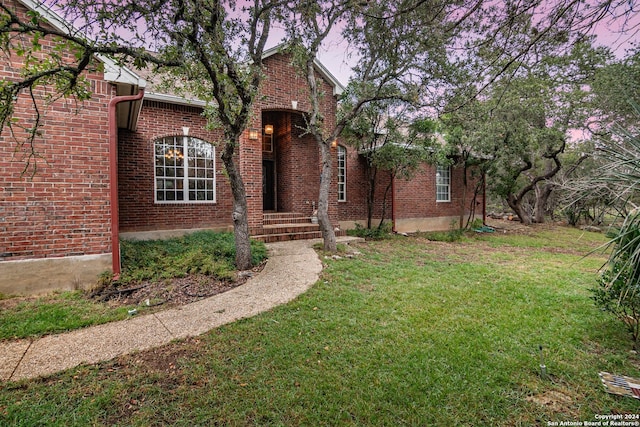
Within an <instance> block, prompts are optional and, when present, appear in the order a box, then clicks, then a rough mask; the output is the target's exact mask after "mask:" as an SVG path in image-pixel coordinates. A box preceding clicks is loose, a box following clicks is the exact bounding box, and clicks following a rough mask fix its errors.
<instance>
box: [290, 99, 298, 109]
mask: <svg viewBox="0 0 640 427" xmlns="http://www.w3.org/2000/svg"><path fill="white" fill-rule="evenodd" d="M291 108H293V109H294V110H297V109H298V101H291Z"/></svg>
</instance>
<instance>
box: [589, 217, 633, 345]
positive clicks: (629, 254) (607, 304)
mask: <svg viewBox="0 0 640 427" xmlns="http://www.w3.org/2000/svg"><path fill="white" fill-rule="evenodd" d="M609 244H610V245H613V249H612V251H611V255H610V256H609V260H608V261H607V267H606V270H605V271H604V272H603V274H602V276H601V277H600V280H599V281H598V286H596V288H594V289H593V299H594V300H595V302H596V304H597V305H598V306H599V307H601V308H602V309H604V310H607V311H609V312H611V313H613V314H614V315H615V316H616V317H617V318H619V319H620V320H621V321H622V322H623V323H624V324H625V325H626V327H627V328H628V329H629V332H631V335H632V337H633V341H634V343H635V346H636V348H638V344H639V339H640V211H636V212H635V213H634V214H632V215H629V216H628V217H627V219H626V220H625V222H624V223H623V225H622V227H621V228H620V230H619V231H618V232H617V234H616V235H615V236H614V237H613V239H612V240H611V241H610V242H609Z"/></svg>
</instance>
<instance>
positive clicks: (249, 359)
mask: <svg viewBox="0 0 640 427" xmlns="http://www.w3.org/2000/svg"><path fill="white" fill-rule="evenodd" d="M533 230H534V232H533V233H528V232H519V233H512V232H503V230H500V229H497V230H496V233H492V234H467V235H466V236H465V237H464V238H463V239H461V240H460V241H458V242H452V243H450V242H433V241H429V240H427V239H426V238H425V237H422V236H410V237H401V236H397V237H394V238H391V239H387V240H380V241H371V242H366V243H363V244H359V245H358V247H357V250H358V251H359V252H360V253H361V254H359V255H357V256H355V257H353V258H349V257H338V258H333V257H325V256H324V255H323V261H324V263H325V264H326V267H325V269H324V271H323V273H322V277H321V279H320V281H319V282H318V283H317V284H316V285H315V286H314V287H313V288H312V289H311V290H310V291H309V292H307V293H306V294H304V295H302V296H301V297H299V298H298V299H297V300H295V301H294V302H292V303H290V304H287V305H285V306H281V307H278V308H276V309H274V310H272V311H270V312H267V313H264V314H262V315H260V316H257V317H254V318H251V319H245V320H242V321H239V322H236V323H234V324H230V325H226V326H224V327H221V328H219V329H216V330H213V331H211V332H210V333H208V334H205V335H202V336H200V337H197V338H193V339H189V340H184V341H179V342H176V343H172V344H170V345H167V346H164V347H161V348H157V349H154V350H151V351H147V352H141V353H137V354H134V355H130V356H126V357H121V358H118V359H116V360H113V361H110V362H106V363H102V364H99V365H96V366H82V367H79V368H77V369H73V370H70V371H68V372H64V373H61V374H58V375H54V376H51V377H48V378H45V379H39V380H31V381H23V382H19V383H9V384H2V385H1V386H0V424H7V425H37V424H40V425H42V424H46V425H128V426H129V425H133V426H136V425H137V426H150V425H184V426H186V425H260V426H263V425H287V426H289V425H353V426H360V425H433V426H444V425H456V426H514V425H522V426H529V425H548V424H547V423H548V422H549V421H554V422H556V421H557V422H559V421H573V422H576V421H595V415H596V414H625V413H631V414H633V413H638V412H640V405H639V404H638V402H637V401H636V400H634V399H630V398H621V397H617V396H613V395H609V394H607V393H605V392H604V389H603V387H602V385H601V384H600V380H599V378H598V372H599V371H608V372H613V373H618V374H625V375H629V376H635V377H638V376H640V361H639V360H638V356H637V355H636V354H635V353H634V352H632V345H631V342H630V340H629V336H628V332H627V331H626V330H625V329H624V328H621V327H620V325H619V324H618V322H617V321H616V320H615V318H613V317H612V316H610V315H609V314H608V313H606V312H603V311H601V310H599V309H598V308H597V307H596V306H595V304H594V303H593V301H592V300H591V298H590V292H589V288H591V287H592V286H593V284H594V283H595V281H596V280H597V274H596V271H597V270H598V269H599V267H601V266H602V265H603V263H604V261H605V260H606V256H605V255H604V254H595V255H593V256H590V257H587V258H585V257H584V254H585V253H587V252H589V251H590V250H591V249H593V248H595V247H597V246H598V245H600V244H602V243H603V242H604V241H606V237H605V236H603V235H601V234H597V233H588V232H583V231H580V230H576V229H565V228H556V227H535V228H534V229H533ZM505 231H506V230H505ZM541 346H542V348H543V357H544V362H545V364H546V368H547V375H546V376H544V377H543V376H541V374H540V368H539V365H540V350H539V348H540V347H541Z"/></svg>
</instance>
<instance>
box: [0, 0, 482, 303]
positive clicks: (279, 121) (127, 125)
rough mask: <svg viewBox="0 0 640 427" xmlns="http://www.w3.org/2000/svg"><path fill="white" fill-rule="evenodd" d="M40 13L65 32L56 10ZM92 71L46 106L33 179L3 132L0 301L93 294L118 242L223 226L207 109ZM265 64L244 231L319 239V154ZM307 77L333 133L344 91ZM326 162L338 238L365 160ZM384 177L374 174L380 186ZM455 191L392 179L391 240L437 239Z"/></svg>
mask: <svg viewBox="0 0 640 427" xmlns="http://www.w3.org/2000/svg"><path fill="white" fill-rule="evenodd" d="M9 4H10V5H12V7H15V8H16V10H18V11H19V12H20V13H25V12H26V10H27V8H32V9H33V8H39V6H38V2H36V1H34V0H9ZM38 10H39V12H40V13H41V14H42V15H43V16H45V17H46V18H47V20H48V21H49V22H50V23H51V25H53V26H57V27H58V28H65V26H66V24H65V23H64V22H63V21H62V20H61V19H60V18H59V17H58V16H56V15H55V14H54V13H53V12H51V11H50V10H47V9H38ZM45 50H46V43H45ZM43 54H44V53H43ZM22 60H23V59H22V58H21V57H12V58H11V60H10V63H8V64H6V65H4V66H2V67H0V75H1V76H2V78H3V79H11V78H12V77H15V76H17V75H18V73H19V72H20V68H21V66H22V62H21V61H22ZM97 60H99V61H101V62H102V63H103V64H104V71H94V72H91V73H88V74H87V76H86V77H87V78H88V80H89V81H90V84H91V90H92V93H93V95H92V97H91V99H90V100H88V101H85V102H84V103H82V105H76V104H74V103H73V101H70V100H64V99H61V100H57V101H55V102H54V103H53V104H51V105H49V106H48V107H47V113H46V115H45V116H44V119H43V123H42V128H41V132H42V133H41V137H40V138H39V139H38V142H37V146H36V149H37V150H38V154H39V156H41V157H40V160H39V163H38V165H39V166H38V169H37V171H36V173H35V174H34V175H33V176H31V175H30V174H27V175H24V174H23V173H22V172H23V169H24V167H25V157H24V155H25V154H27V152H26V151H25V149H27V148H28V147H23V148H22V149H16V146H17V145H16V144H17V141H20V140H21V138H24V136H25V135H24V134H21V133H20V131H19V129H17V128H16V129H15V131H16V133H15V135H11V134H10V133H9V131H8V129H5V130H4V131H3V133H2V134H0V150H1V152H0V154H1V155H0V168H1V170H2V174H0V190H1V191H2V199H1V200H0V293H3V294H15V293H21V294H28V293H37V292H44V291H49V290H53V289H73V288H75V287H86V286H88V285H91V284H93V283H95V281H96V278H97V276H98V275H99V274H100V273H102V272H104V271H108V270H111V269H115V268H116V267H115V263H117V262H118V260H119V249H118V248H119V245H118V238H161V237H166V236H173V235H179V234H182V233H185V232H188V231H190V230H195V229H215V230H231V229H232V221H231V206H232V200H231V191H230V188H229V183H228V181H227V179H226V178H225V174H224V170H223V165H222V161H221V159H220V158H219V154H218V151H217V149H216V144H217V143H219V142H220V141H221V140H222V135H221V133H220V132H219V131H215V130H208V129H207V128H206V126H205V124H206V123H205V119H204V118H203V117H202V114H201V113H202V109H203V103H202V102H200V101H198V100H192V99H185V98H180V97H176V96H173V95H170V94H166V93H160V92H156V91H154V89H153V87H152V85H151V84H150V83H149V82H147V81H146V80H145V79H143V78H142V77H140V73H136V72H135V71H132V70H129V69H126V68H122V67H118V66H116V64H115V63H113V62H112V61H110V60H109V58H106V57H99V58H97ZM264 65H265V76H266V77H265V79H264V82H263V85H262V87H261V95H262V96H260V97H259V100H258V101H257V102H256V104H255V105H254V114H253V115H252V117H253V122H252V123H251V124H250V126H249V128H248V129H247V131H246V132H245V135H243V137H242V139H241V144H240V147H239V148H238V160H239V165H240V169H241V172H242V174H243V178H244V182H245V186H246V191H247V200H248V208H249V226H250V230H251V234H252V235H253V236H256V237H259V238H262V239H263V240H282V239H288V238H293V236H295V237H296V238H307V237H319V232H318V231H317V226H316V225H314V224H312V223H311V219H310V217H311V215H312V212H313V210H314V208H315V206H316V202H317V197H318V188H319V177H320V155H319V149H318V147H317V145H316V142H315V141H314V139H313V137H312V136H310V135H305V134H304V132H303V131H302V130H301V127H302V125H303V124H304V114H306V113H307V111H308V110H309V102H308V95H307V94H308V89H307V86H306V81H305V79H304V77H302V76H300V75H298V74H297V73H296V72H295V71H294V69H293V68H292V65H291V63H290V60H289V58H288V57H287V56H286V55H284V54H282V53H280V52H279V50H278V49H276V48H274V49H271V50H269V51H267V52H265V57H264ZM316 71H317V73H318V76H319V77H320V79H321V81H322V84H323V85H324V92H325V93H327V94H331V95H332V96H327V97H325V98H324V100H323V110H324V111H323V113H324V116H325V117H326V120H327V121H329V122H331V121H332V120H335V117H336V110H337V101H338V96H339V95H340V93H341V92H342V90H343V87H342V86H341V85H340V83H339V82H338V81H337V80H336V79H335V78H334V77H333V76H332V75H331V73H330V72H329V71H328V70H327V69H326V68H325V67H324V66H323V65H322V64H320V63H319V62H317V63H316ZM141 89H145V91H144V93H142V92H141ZM36 95H37V96H40V97H42V96H44V95H45V93H44V92H40V93H37V94H36ZM16 112H17V116H19V117H24V118H26V119H33V111H32V107H31V105H30V104H29V100H28V99H27V96H26V95H21V96H20V97H19V98H18V100H17V104H16ZM329 126H331V123H329ZM334 156H335V157H334V174H333V177H334V178H333V181H334V182H332V183H331V194H330V205H329V215H330V218H331V219H332V221H333V222H334V225H335V227H336V228H339V229H341V230H343V231H344V230H345V229H347V228H351V227H354V225H355V224H356V223H357V222H360V223H364V222H365V219H366V201H365V200H366V198H365V192H366V190H365V187H366V186H365V183H364V164H365V163H364V161H363V159H362V156H361V155H360V154H358V152H357V151H356V150H354V149H353V148H350V147H347V146H344V145H341V144H340V142H339V141H338V142H337V143H336V146H335V147H334ZM436 174H439V175H438V176H439V178H438V184H437V183H436ZM389 180H390V178H389V177H388V176H387V177H384V176H383V177H381V178H380V182H379V185H378V188H379V189H382V188H384V187H385V186H386V185H387V184H389V183H390V181H389ZM463 194H464V191H463V189H462V173H461V170H459V169H458V168H455V167H454V168H439V167H435V166H429V165H424V167H423V168H422V170H421V171H420V173H418V174H417V176H416V177H415V178H414V179H412V180H411V181H405V180H399V179H398V180H394V182H393V183H392V192H391V197H390V198H389V201H388V202H389V207H388V208H387V212H388V214H387V217H388V218H389V220H390V221H392V222H393V224H394V228H395V229H396V230H397V231H407V232H410V231H415V230H422V231H426V230H433V229H447V228H449V227H450V225H451V222H452V221H454V220H457V219H458V218H459V217H460V214H461V212H464V211H465V210H466V209H467V208H466V206H467V205H468V203H469V201H468V200H462V197H463ZM381 199H382V198H381V197H378V198H377V200H378V205H377V206H376V211H375V215H377V216H380V214H381V209H382V206H381V205H380V200H381ZM481 203H482V201H481ZM461 209H462V210H461ZM479 212H482V210H481V209H480V210H479Z"/></svg>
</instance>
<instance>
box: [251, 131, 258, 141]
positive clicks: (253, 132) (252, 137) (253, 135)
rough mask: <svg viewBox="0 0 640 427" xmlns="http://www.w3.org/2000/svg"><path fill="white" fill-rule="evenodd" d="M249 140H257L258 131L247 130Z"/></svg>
mask: <svg viewBox="0 0 640 427" xmlns="http://www.w3.org/2000/svg"><path fill="white" fill-rule="evenodd" d="M249 139H253V140H255V139H258V131H257V130H256V129H249Z"/></svg>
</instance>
